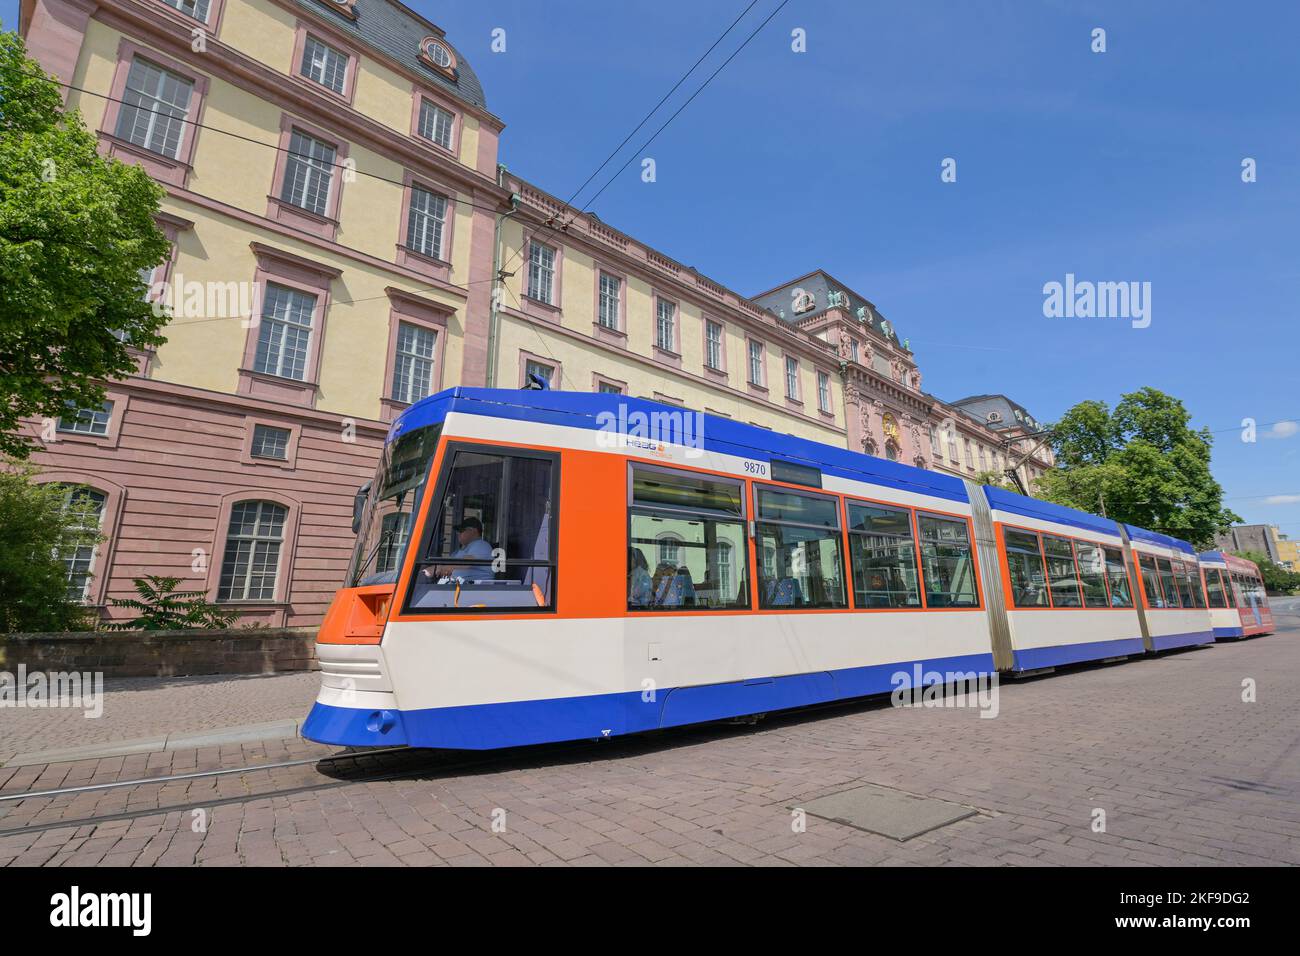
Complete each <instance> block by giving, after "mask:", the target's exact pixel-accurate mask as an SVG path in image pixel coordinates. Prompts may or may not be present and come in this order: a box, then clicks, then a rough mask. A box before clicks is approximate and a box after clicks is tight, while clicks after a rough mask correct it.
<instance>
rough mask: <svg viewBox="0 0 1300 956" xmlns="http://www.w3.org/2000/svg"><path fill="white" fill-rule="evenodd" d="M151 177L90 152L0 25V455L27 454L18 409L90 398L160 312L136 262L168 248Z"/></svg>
mask: <svg viewBox="0 0 1300 956" xmlns="http://www.w3.org/2000/svg"><path fill="white" fill-rule="evenodd" d="M162 196H163V191H162V188H161V187H160V186H159V185H158V184H157V183H155V182H154V181H153V180H151V179H150V178H149V176H148V175H147V174H146V173H145V172H144V171H143V170H142V169H140V168H138V167H135V166H127V165H124V164H122V163H120V162H117V161H116V160H109V159H105V158H103V157H101V156H100V155H99V153H98V152H97V150H96V143H95V137H94V136H93V135H92V134H91V133H90V132H88V131H87V129H86V127H85V124H84V123H83V122H82V120H81V115H80V114H79V113H78V112H77V111H75V110H65V109H64V107H63V98H62V95H61V93H60V88H59V87H58V85H57V84H55V83H54V81H53V80H52V79H49V78H47V77H46V75H45V74H44V73H43V72H42V71H41V70H40V68H39V67H38V66H37V64H36V63H35V61H33V60H32V59H30V58H29V57H27V56H26V55H25V53H24V48H23V43H22V40H21V39H20V38H19V37H18V36H17V34H14V33H0V398H2V399H3V401H0V454H5V455H9V456H11V457H14V458H19V459H21V458H26V457H27V455H28V454H29V453H30V451H31V448H32V443H31V441H30V439H29V438H28V437H26V436H23V435H20V434H19V433H18V431H17V429H18V426H19V422H20V421H21V420H22V419H24V418H28V417H33V416H35V417H42V418H49V419H57V418H58V417H59V416H60V415H62V414H63V413H64V412H65V411H66V409H67V408H68V407H69V406H73V407H76V408H94V407H98V406H99V405H100V404H101V403H102V402H103V400H104V391H103V386H102V381H103V380H105V379H114V378H123V377H125V376H126V375H128V374H130V373H131V372H132V371H133V370H134V368H135V362H134V360H133V359H132V358H131V355H130V354H129V353H128V351H127V347H128V346H137V347H142V348H143V347H156V346H158V345H160V344H162V342H163V341H165V340H164V339H163V338H162V336H161V335H159V334H158V333H159V329H161V328H162V326H163V324H164V323H165V322H166V321H167V316H166V315H165V314H155V312H154V309H153V308H152V307H151V306H150V305H149V303H147V302H146V301H145V299H144V294H145V286H144V283H143V282H142V281H141V277H140V273H141V270H144V269H151V268H153V267H154V266H156V265H157V264H158V263H160V262H161V261H162V260H163V257H164V256H165V255H166V254H167V250H168V243H167V239H166V237H165V236H164V235H163V234H162V232H161V231H160V230H159V229H158V227H157V224H156V223H155V221H154V215H155V214H156V213H157V212H158V203H159V201H160V200H161V199H162Z"/></svg>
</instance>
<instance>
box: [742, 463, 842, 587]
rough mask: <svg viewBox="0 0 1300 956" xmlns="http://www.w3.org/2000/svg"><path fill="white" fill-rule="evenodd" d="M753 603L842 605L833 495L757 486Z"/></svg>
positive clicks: (839, 558) (838, 519)
mask: <svg viewBox="0 0 1300 956" xmlns="http://www.w3.org/2000/svg"><path fill="white" fill-rule="evenodd" d="M755 493H756V494H757V496H758V508H757V511H758V514H757V518H758V521H757V524H756V525H755V534H756V538H757V542H756V547H757V550H758V555H759V569H758V604H759V607H763V608H780V607H847V606H848V599H847V597H846V595H845V593H844V562H843V560H842V558H841V555H840V517H839V506H838V504H837V503H836V500H835V499H834V498H824V497H821V496H819V495H807V494H798V493H795V492H791V491H783V490H778V489H774V488H757V489H756V490H755Z"/></svg>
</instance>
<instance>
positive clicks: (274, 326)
mask: <svg viewBox="0 0 1300 956" xmlns="http://www.w3.org/2000/svg"><path fill="white" fill-rule="evenodd" d="M263 299H264V301H263V303H262V318H261V322H260V328H259V329H258V333H257V355H256V357H255V358H254V360H253V370H254V371H257V372H261V373H263V374H265V375H278V376H280V377H281V378H292V379H296V380H297V381H299V382H302V381H305V380H306V378H307V355H308V348H309V347H310V345H311V327H312V313H313V312H314V311H315V309H316V297H315V296H314V295H308V294H307V293H306V292H299V291H298V290H297V289H290V288H288V287H286V286H282V285H277V284H276V283H274V282H268V283H267V284H266V290H265V292H264V293H263Z"/></svg>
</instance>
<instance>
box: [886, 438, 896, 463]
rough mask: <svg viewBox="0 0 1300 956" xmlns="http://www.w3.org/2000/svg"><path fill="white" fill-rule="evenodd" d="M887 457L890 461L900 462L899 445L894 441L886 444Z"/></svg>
mask: <svg viewBox="0 0 1300 956" xmlns="http://www.w3.org/2000/svg"><path fill="white" fill-rule="evenodd" d="M885 457H886V458H888V459H889V460H890V461H898V445H897V443H895V442H893V441H887V442H885Z"/></svg>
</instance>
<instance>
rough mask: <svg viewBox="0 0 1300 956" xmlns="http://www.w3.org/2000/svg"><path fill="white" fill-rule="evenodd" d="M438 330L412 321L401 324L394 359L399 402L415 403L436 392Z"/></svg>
mask: <svg viewBox="0 0 1300 956" xmlns="http://www.w3.org/2000/svg"><path fill="white" fill-rule="evenodd" d="M437 344H438V333H437V332H435V331H434V330H433V329H426V328H424V327H422V326H419V325H412V324H411V323H409V322H399V323H398V325H397V354H396V355H395V356H394V358H393V391H392V398H393V401H395V402H406V403H407V404H411V403H413V402H418V401H419V400H420V399H422V398H425V397H427V396H428V395H429V393H430V392H431V391H433V357H434V348H435V346H436V345H437Z"/></svg>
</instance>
